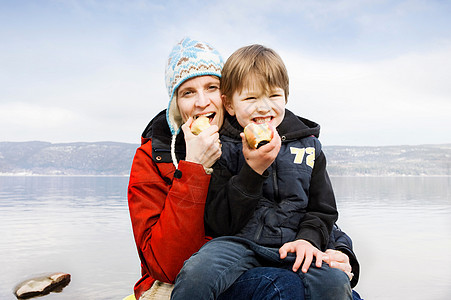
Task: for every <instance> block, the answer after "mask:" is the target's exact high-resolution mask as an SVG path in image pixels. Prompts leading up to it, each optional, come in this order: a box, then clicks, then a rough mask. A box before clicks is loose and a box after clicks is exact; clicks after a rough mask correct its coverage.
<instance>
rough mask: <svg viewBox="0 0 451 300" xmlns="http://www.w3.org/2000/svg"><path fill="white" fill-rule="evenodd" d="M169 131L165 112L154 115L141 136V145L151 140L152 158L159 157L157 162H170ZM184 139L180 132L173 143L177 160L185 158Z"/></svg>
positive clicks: (170, 135)
mask: <svg viewBox="0 0 451 300" xmlns="http://www.w3.org/2000/svg"><path fill="white" fill-rule="evenodd" d="M171 137H172V134H171V130H170V129H169V125H168V121H167V119H166V110H163V111H161V112H160V113H159V114H158V115H156V116H155V117H154V118H153V119H152V120H151V121H150V122H149V124H148V125H147V126H146V128H145V129H144V131H143V133H142V135H141V144H142V145H143V144H145V143H147V142H148V141H149V140H152V157H157V156H160V157H161V158H162V159H161V160H160V161H158V162H171V161H172V160H171ZM185 152H186V148H185V138H184V136H183V131H181V130H180V132H179V134H178V135H177V139H176V141H175V153H176V155H177V158H178V160H180V159H182V158H184V157H185Z"/></svg>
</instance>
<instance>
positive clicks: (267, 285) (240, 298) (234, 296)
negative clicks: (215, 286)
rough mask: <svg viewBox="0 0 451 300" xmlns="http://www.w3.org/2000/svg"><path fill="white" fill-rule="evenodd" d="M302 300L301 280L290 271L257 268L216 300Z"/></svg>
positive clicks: (241, 277) (302, 287)
mask: <svg viewBox="0 0 451 300" xmlns="http://www.w3.org/2000/svg"><path fill="white" fill-rule="evenodd" d="M229 299H230V300H280V299H287V300H288V299H290V300H291V299H292V300H304V299H305V298H304V285H303V284H302V280H301V278H300V277H299V276H298V275H297V274H296V273H294V272H292V271H290V270H285V269H280V268H272V267H257V268H253V269H250V270H248V271H246V272H244V274H243V275H241V276H240V277H238V279H237V280H236V281H235V282H234V283H233V285H232V286H231V287H229V288H228V289H227V290H226V291H225V292H224V293H222V294H221V295H219V297H218V300H229Z"/></svg>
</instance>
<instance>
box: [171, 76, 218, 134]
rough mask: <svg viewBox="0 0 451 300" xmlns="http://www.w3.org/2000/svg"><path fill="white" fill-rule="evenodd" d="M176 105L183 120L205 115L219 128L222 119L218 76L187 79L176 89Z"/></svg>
mask: <svg viewBox="0 0 451 300" xmlns="http://www.w3.org/2000/svg"><path fill="white" fill-rule="evenodd" d="M177 105H178V108H179V111H180V114H181V115H182V120H183V122H186V121H187V120H188V119H189V117H193V118H194V119H196V118H197V117H199V116H202V115H204V116H206V117H208V118H209V119H210V124H211V125H217V126H218V127H219V128H221V126H222V123H223V121H224V108H223V106H222V100H221V92H220V91H219V78H218V77H216V76H210V75H205V76H198V77H194V78H191V79H188V80H187V81H185V82H184V83H182V84H181V85H180V86H179V88H178V89H177Z"/></svg>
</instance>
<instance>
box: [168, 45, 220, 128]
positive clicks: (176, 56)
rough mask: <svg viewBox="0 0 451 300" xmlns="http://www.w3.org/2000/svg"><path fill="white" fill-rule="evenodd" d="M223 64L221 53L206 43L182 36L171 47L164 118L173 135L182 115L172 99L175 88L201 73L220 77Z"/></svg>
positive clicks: (178, 126)
mask: <svg viewBox="0 0 451 300" xmlns="http://www.w3.org/2000/svg"><path fill="white" fill-rule="evenodd" d="M223 65H224V62H223V60H222V57H221V55H220V54H219V52H218V51H217V50H215V49H214V48H213V47H211V46H210V45H208V44H207V43H204V42H200V41H196V40H192V39H190V38H184V39H183V40H181V41H180V42H179V43H178V44H177V45H175V46H174V48H173V49H172V52H171V54H169V59H168V64H167V66H166V73H165V75H166V87H167V89H168V94H169V105H168V109H167V110H166V119H167V121H168V124H169V128H170V129H171V132H172V134H173V135H177V133H178V132H179V130H180V126H181V125H182V117H181V115H180V111H179V109H178V106H177V101H173V100H174V98H175V97H174V94H175V92H176V91H177V88H178V87H179V86H180V85H181V84H182V83H183V82H185V81H186V80H188V79H190V78H193V77H197V76H203V75H214V76H217V77H219V78H220V77H221V70H222V67H223Z"/></svg>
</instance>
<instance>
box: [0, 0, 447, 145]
mask: <svg viewBox="0 0 451 300" xmlns="http://www.w3.org/2000/svg"><path fill="white" fill-rule="evenodd" d="M450 16H451V2H450V1H446V0H443V1H440V0H411V1H392V0H386V1H385V0H379V1H376V0H374V1H372V0H361V1H355V0H337V1H327V0H324V1H318V0H286V1H272V0H251V1H242V0H241V1H236V0H230V1H223V0H221V1H200V0H199V1H195V0H183V1H170V0H166V1H149V0H147V1H146V0H127V1H126V0H110V1H106V0H102V1H101V0H84V1H82V0H67V1H64V0H41V1H32V0H29V1H27V0H20V1H15V0H10V1H9V0H0V82H1V83H0V141H11V142H20V141H37V140H39V141H48V142H52V143H66V142H98V141H116V142H127V143H139V142H140V135H141V133H142V131H143V129H144V128H145V126H146V125H147V123H148V122H149V121H150V120H151V119H152V117H153V116H155V115H156V114H157V113H158V112H159V111H161V110H163V109H165V108H166V106H167V103H168V100H169V97H168V95H167V90H166V87H165V81H164V69H165V62H166V60H167V57H168V55H169V53H170V51H171V49H172V47H173V46H174V45H175V44H176V43H177V42H178V41H180V40H181V39H182V38H183V37H186V36H189V37H192V38H194V39H198V40H203V41H206V42H208V43H210V44H211V45H212V46H214V47H215V48H216V49H217V50H218V51H219V52H220V53H221V54H222V55H223V57H224V59H227V57H228V56H230V55H231V54H232V53H233V51H235V50H236V49H238V48H240V47H242V46H246V45H250V44H254V43H258V44H262V45H265V46H267V47H270V48H272V49H274V50H275V51H276V52H278V53H279V54H280V56H281V57H282V59H283V60H284V62H285V65H286V66H287V69H288V75H289V77H290V95H289V99H288V103H287V108H288V109H290V110H291V111H293V112H295V113H296V114H298V115H301V116H303V117H305V118H308V119H311V120H313V121H315V122H317V123H319V124H320V125H321V134H320V140H321V142H322V144H323V145H345V146H347V145H348V146H387V145H419V144H445V143H448V144H449V143H451V130H450V129H451V84H450V83H451V82H450V81H451V18H450Z"/></svg>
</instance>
